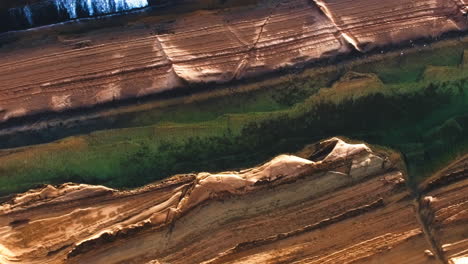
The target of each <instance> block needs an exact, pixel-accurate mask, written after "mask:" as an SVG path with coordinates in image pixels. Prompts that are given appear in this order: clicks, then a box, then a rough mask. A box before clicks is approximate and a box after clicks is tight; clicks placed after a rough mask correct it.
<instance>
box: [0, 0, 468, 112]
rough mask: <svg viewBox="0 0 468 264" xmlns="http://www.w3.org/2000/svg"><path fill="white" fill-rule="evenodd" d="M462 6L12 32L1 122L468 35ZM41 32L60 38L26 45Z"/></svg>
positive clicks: (305, 4) (362, 8)
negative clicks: (59, 31) (459, 33)
mask: <svg viewBox="0 0 468 264" xmlns="http://www.w3.org/2000/svg"><path fill="white" fill-rule="evenodd" d="M247 2H249V1H247ZM249 4H251V3H250V2H249ZM465 9H466V4H465V3H464V2H463V1H461V0H456V1H455V0H443V1H442V0H425V1H417V2H415V1H410V0H399V1H387V2H385V3H384V4H382V3H380V2H378V3H377V2H376V1H374V0H359V1H344V0H339V1H338V0H333V1H332V0H316V1H309V0H288V1H279V0H278V1H258V3H256V5H255V6H254V7H253V6H248V7H242V6H237V7H231V8H226V9H220V10H216V9H215V10H209V11H208V10H205V11H195V12H188V13H182V14H180V15H177V16H174V17H172V16H171V17H167V16H163V15H159V16H158V15H156V16H150V15H148V17H145V16H144V15H142V16H141V17H140V18H139V19H137V18H135V19H136V20H135V21H132V22H131V24H130V25H128V28H124V27H114V28H110V29H107V30H106V29H101V30H100V31H98V30H94V31H92V30H88V31H86V30H84V29H86V23H92V21H89V22H80V23H84V24H83V26H81V24H80V27H81V28H79V30H80V31H84V33H80V34H71V35H70V34H67V35H60V36H56V34H57V32H56V31H54V29H53V27H52V29H51V28H42V29H36V30H33V31H31V32H22V33H14V34H13V35H14V36H16V35H18V36H17V37H16V38H15V37H12V39H16V41H15V40H10V41H12V42H11V43H10V44H7V45H5V46H4V47H3V48H1V49H0V54H1V60H0V84H1V85H0V121H6V120H9V119H11V118H14V117H23V116H27V115H32V114H35V113H42V112H49V111H63V110H68V109H76V108H80V107H89V106H94V105H96V104H100V103H104V102H109V101H114V100H121V99H125V98H135V97H140V96H144V95H148V94H154V93H159V92H161V91H165V90H170V89H175V88H180V87H186V86H187V83H205V82H228V81H231V80H235V79H242V78H246V77H251V76H256V75H259V74H263V73H268V72H272V71H275V70H278V69H281V68H284V67H291V66H301V65H303V64H304V63H308V62H311V61H316V60H319V59H324V58H330V57H335V56H337V55H340V54H346V53H348V52H350V51H353V50H359V51H361V52H365V51H367V50H369V49H371V48H373V47H376V46H384V45H390V44H394V43H401V42H404V41H409V40H414V39H418V38H422V37H428V36H430V37H434V36H438V35H440V34H442V33H444V32H448V31H460V30H465V29H466V26H467V24H466V20H465V18H464V17H463V15H464V13H465V12H466V11H465ZM59 26H60V27H62V28H63V27H64V26H63V25H57V27H59ZM69 26H70V27H71V26H73V25H72V24H70V25H69ZM41 32H43V34H44V35H47V36H49V38H51V37H50V36H55V38H54V37H52V40H50V39H49V40H48V41H44V40H43V39H40V40H38V41H36V42H32V43H33V44H25V43H24V42H25V41H26V42H28V41H27V39H28V38H34V36H37V35H40V34H41ZM15 34H16V35H15ZM54 34H55V35H54ZM5 37H6V36H5ZM23 39H26V40H23Z"/></svg>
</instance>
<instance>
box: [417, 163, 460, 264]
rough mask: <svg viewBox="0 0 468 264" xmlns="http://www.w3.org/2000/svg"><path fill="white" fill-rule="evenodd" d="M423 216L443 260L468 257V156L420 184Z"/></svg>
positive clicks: (456, 259)
mask: <svg viewBox="0 0 468 264" xmlns="http://www.w3.org/2000/svg"><path fill="white" fill-rule="evenodd" d="M420 188H421V191H422V193H423V195H422V196H421V198H420V201H419V203H420V204H421V208H422V212H423V217H424V219H425V221H426V224H427V226H428V232H430V234H431V236H432V237H433V241H434V243H435V244H436V245H437V246H438V247H439V248H440V250H439V251H440V255H441V258H442V259H443V261H444V263H451V264H459V263H466V261H467V260H468V250H467V249H468V229H467V225H468V156H466V155H465V156H463V157H461V158H459V159H458V160H456V161H454V162H453V163H452V164H450V165H449V166H447V167H446V168H444V169H443V170H441V171H440V172H439V173H438V174H437V175H435V176H434V177H432V178H430V179H429V180H427V181H426V182H425V183H423V184H422V185H421V187H420Z"/></svg>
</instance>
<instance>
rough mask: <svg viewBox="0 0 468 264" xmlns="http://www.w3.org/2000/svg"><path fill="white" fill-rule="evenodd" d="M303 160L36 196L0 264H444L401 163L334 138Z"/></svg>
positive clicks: (15, 222) (27, 200) (5, 242)
mask: <svg viewBox="0 0 468 264" xmlns="http://www.w3.org/2000/svg"><path fill="white" fill-rule="evenodd" d="M298 155H299V156H293V155H281V156H278V157H276V158H274V159H272V160H271V161H269V162H267V163H265V164H263V165H260V166H258V167H255V168H252V169H247V170H241V171H232V172H223V173H218V174H211V173H198V174H193V175H178V176H174V177H172V178H169V179H167V180H165V181H163V182H161V183H158V184H154V185H149V186H146V187H143V188H140V189H136V190H133V191H116V190H112V189H108V188H105V187H100V186H90V185H76V184H64V185H61V186H58V187H52V186H47V187H44V188H42V189H37V190H31V191H30V192H28V193H25V194H21V195H18V196H16V197H15V198H13V199H12V200H11V201H9V202H6V203H4V204H3V205H1V206H0V237H1V240H0V241H1V242H0V258H1V261H2V263H17V262H20V263H351V262H352V263H440V262H438V261H439V259H438V258H437V254H436V253H437V249H434V248H433V247H432V246H433V243H431V241H432V239H433V236H432V233H431V235H427V234H425V231H427V230H428V229H427V228H426V227H425V225H422V224H421V223H420V222H421V217H419V216H418V215H419V214H418V206H417V204H416V203H414V202H413V199H412V196H411V193H410V191H409V190H408V189H407V188H406V185H405V179H404V177H403V175H404V169H403V165H402V163H401V160H400V159H399V156H398V155H396V154H394V153H391V152H388V151H382V150H375V149H371V148H369V147H368V146H366V145H364V144H349V143H346V142H344V141H342V140H340V139H338V138H333V139H329V140H325V141H322V142H320V143H319V144H316V145H311V146H308V147H306V148H305V149H304V150H303V151H301V152H300V153H299V154H298ZM454 193H458V192H455V191H454ZM458 195H462V194H458ZM446 208H447V207H446ZM456 210H457V208H453V212H455V211H456ZM458 212H461V211H458ZM459 228H462V225H460V226H459ZM446 234H447V235H446V239H449V240H448V241H447V243H450V242H449V241H453V240H452V239H453V238H454V237H457V235H455V233H453V234H449V233H446ZM436 238H437V237H436ZM444 243H445V242H444ZM459 248H463V245H461V246H460V247H459ZM465 248H466V247H465Z"/></svg>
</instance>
